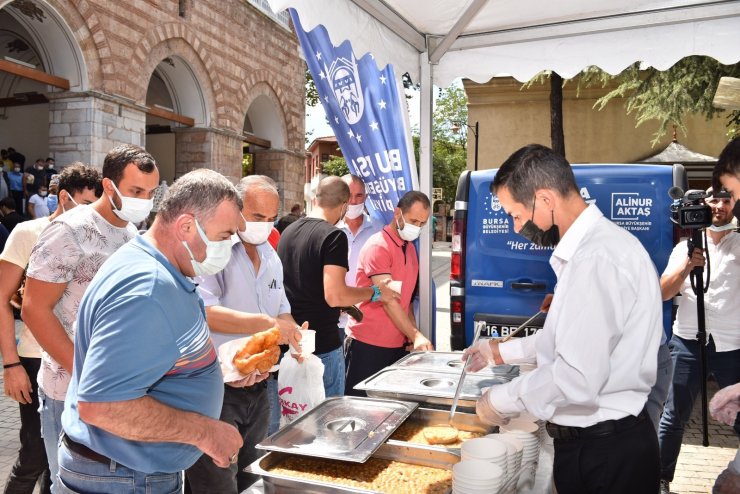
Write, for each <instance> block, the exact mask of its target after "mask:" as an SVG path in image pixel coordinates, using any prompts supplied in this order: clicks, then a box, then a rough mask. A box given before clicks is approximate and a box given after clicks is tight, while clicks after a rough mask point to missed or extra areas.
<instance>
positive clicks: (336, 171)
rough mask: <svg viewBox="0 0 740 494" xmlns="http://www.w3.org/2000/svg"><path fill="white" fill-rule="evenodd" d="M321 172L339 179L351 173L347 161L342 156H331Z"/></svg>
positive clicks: (323, 164) (322, 166)
mask: <svg viewBox="0 0 740 494" xmlns="http://www.w3.org/2000/svg"><path fill="white" fill-rule="evenodd" d="M321 170H322V171H323V172H324V173H326V174H327V175H334V176H337V177H343V176H345V175H346V174H348V173H349V167H348V166H347V160H345V159H344V158H343V157H341V156H331V157H330V158H329V160H328V161H324V163H322V165H321Z"/></svg>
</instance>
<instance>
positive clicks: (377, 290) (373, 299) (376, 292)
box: [370, 285, 380, 302]
mask: <svg viewBox="0 0 740 494" xmlns="http://www.w3.org/2000/svg"><path fill="white" fill-rule="evenodd" d="M370 288H372V289H373V296H372V297H370V302H377V301H378V300H380V288H378V285H373V286H371V287H370Z"/></svg>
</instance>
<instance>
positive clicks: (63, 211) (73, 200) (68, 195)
mask: <svg viewBox="0 0 740 494" xmlns="http://www.w3.org/2000/svg"><path fill="white" fill-rule="evenodd" d="M67 197H69V200H70V201H72V204H74V206H72V207H71V208H69V209H72V208H74V207H75V206H79V204H77V201H75V198H74V197H72V194H70V193H69V192H68V193H67ZM66 212H67V210H66V209H64V204H62V214H64V213H66Z"/></svg>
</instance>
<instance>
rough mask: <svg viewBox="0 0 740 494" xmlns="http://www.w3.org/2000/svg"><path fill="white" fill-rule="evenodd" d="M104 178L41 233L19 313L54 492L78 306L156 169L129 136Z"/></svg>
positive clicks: (140, 212)
mask: <svg viewBox="0 0 740 494" xmlns="http://www.w3.org/2000/svg"><path fill="white" fill-rule="evenodd" d="M102 182H103V194H102V195H101V197H100V199H98V200H97V201H95V202H94V203H92V204H91V205H89V206H83V207H79V208H75V209H74V210H72V211H70V212H69V213H67V214H63V215H62V216H60V217H59V218H58V219H57V220H56V221H54V222H53V223H51V224H50V225H49V226H48V227H47V228H46V229H45V230H44V231H43V232H42V233H41V235H40V236H39V239H38V242H37V243H36V246H35V247H34V248H33V252H32V254H31V259H30V260H29V263H28V270H27V278H26V292H25V298H24V304H23V309H22V316H23V320H24V321H25V322H26V324H27V325H28V327H29V329H30V330H31V333H33V336H34V337H35V338H36V341H38V343H39V344H40V345H41V348H42V349H43V352H42V354H41V359H42V362H41V369H40V370H39V378H38V379H39V401H40V411H41V424H42V430H43V435H44V444H45V446H46V455H47V457H48V460H49V470H50V471H51V479H52V487H51V489H52V492H54V493H56V492H59V491H58V488H57V486H56V485H55V484H56V482H57V478H56V475H57V450H58V448H57V444H58V441H59V436H60V433H61V428H62V426H61V416H62V411H63V409H64V398H65V396H66V394H67V386H68V385H69V380H70V375H71V372H72V362H73V358H74V344H73V339H74V334H75V327H74V326H73V324H74V322H75V320H76V319H77V310H78V309H79V306H80V301H81V300H82V296H83V295H84V293H85V289H86V288H87V286H88V285H89V284H90V281H91V280H92V278H93V276H95V273H97V272H98V269H99V268H100V266H101V265H102V264H103V262H104V261H105V260H106V259H107V258H108V257H110V255H111V254H113V253H114V252H115V251H116V250H118V248H119V247H121V246H122V245H123V244H125V243H126V242H128V241H129V240H130V239H132V238H133V237H134V236H135V235H136V233H137V232H136V228H135V227H134V226H133V224H132V223H139V222H141V221H143V220H144V219H145V218H146V217H147V215H148V214H149V211H150V210H151V195H152V194H153V192H154V189H155V188H156V187H157V185H158V184H159V171H158V170H157V166H156V163H155V162H154V158H152V156H151V155H150V154H149V153H147V152H146V151H145V150H144V149H143V148H141V147H139V146H134V145H129V144H126V145H121V146H117V147H115V148H113V149H112V150H111V151H109V152H108V154H107V155H106V157H105V160H104V162H103V181H102Z"/></svg>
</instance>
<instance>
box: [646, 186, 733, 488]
mask: <svg viewBox="0 0 740 494" xmlns="http://www.w3.org/2000/svg"><path fill="white" fill-rule="evenodd" d="M705 203H706V204H707V206H709V207H710V208H711V209H712V224H711V226H709V227H707V241H706V244H707V245H706V251H707V253H708V254H709V261H710V262H709V268H710V269H709V270H708V272H707V273H705V275H706V278H707V279H709V289H708V291H707V292H706V293H705V295H704V308H705V311H704V312H705V319H706V331H707V349H706V357H707V368H708V369H709V372H711V373H713V374H714V377H715V378H716V379H717V383H719V386H720V388H723V387H725V386H730V385H732V384H735V383H736V382H738V381H740V331H738V329H740V322H739V321H740V304H738V303H737V298H736V297H737V293H738V290H740V262H738V259H740V234H738V233H737V232H735V231H734V225H733V224H732V223H731V221H732V208H731V206H730V198H729V194H727V193H721V194H717V195H716V196H715V195H712V189H711V188H709V189H708V190H707V197H706V199H705ZM704 265H705V258H704V253H703V252H702V251H701V249H699V248H694V250H693V252H691V255H690V256H689V255H688V245H687V241H683V242H680V243H679V244H678V245H676V247H675V248H674V249H673V252H672V253H671V257H670V259H669V260H668V265H667V266H666V269H665V271H664V272H663V275H662V276H661V278H660V288H661V292H662V294H663V300H668V299H670V298H672V297H674V296H676V295H680V296H681V298H679V299H678V312H677V313H676V320H675V321H674V323H673V337H672V338H671V341H670V343H669V348H670V349H671V355H672V358H673V368H674V371H673V384H672V387H671V390H670V392H669V393H668V399H667V400H666V403H665V409H664V410H663V416H662V417H661V420H660V428H659V431H658V441H659V443H660V462H661V473H660V478H661V481H660V484H661V492H666V493H667V492H669V491H670V489H669V482H671V481H672V480H673V473H674V472H675V470H676V462H677V460H678V453H679V451H680V449H681V441H682V438H683V430H684V426H685V425H686V423H687V422H688V420H689V418H690V417H691V411H692V409H693V408H694V400H695V399H696V396H697V395H698V394H699V389H700V386H701V383H700V379H701V368H700V366H699V348H698V346H699V345H698V341H697V331H698V319H697V307H696V295H695V294H694V291H693V289H692V287H691V280H690V278H689V273H690V272H691V271H692V270H693V269H694V268H695V267H697V266H704ZM710 277H711V278H710ZM697 288H700V287H697Z"/></svg>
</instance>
